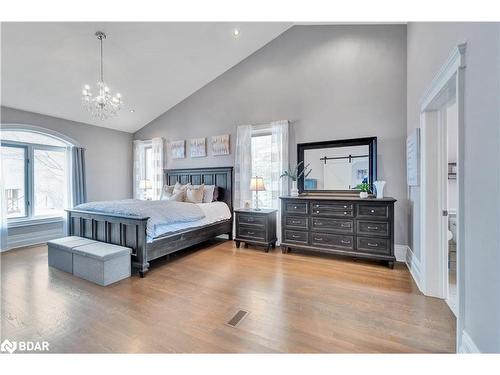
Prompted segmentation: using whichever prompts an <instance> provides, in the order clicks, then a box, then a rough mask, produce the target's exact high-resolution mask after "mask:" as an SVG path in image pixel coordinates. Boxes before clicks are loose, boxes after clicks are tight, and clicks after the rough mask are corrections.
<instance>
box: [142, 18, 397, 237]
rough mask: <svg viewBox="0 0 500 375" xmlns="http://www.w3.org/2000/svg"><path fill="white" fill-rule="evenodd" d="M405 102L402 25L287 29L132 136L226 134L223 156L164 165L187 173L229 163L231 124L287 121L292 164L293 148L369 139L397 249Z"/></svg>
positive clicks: (175, 137)
mask: <svg viewBox="0 0 500 375" xmlns="http://www.w3.org/2000/svg"><path fill="white" fill-rule="evenodd" d="M405 96H406V26H405V25H356V26H347V25H341V26H294V27H292V28H291V29H290V30H288V31H286V32H285V33H283V34H282V35H280V36H279V37H278V38H276V39H274V40H273V41H272V42H270V43H269V44H267V45H266V46H265V47H263V48H261V49H260V50H258V51H257V52H255V53H254V54H253V55H251V56H250V57H248V58H247V59H245V60H243V61H242V62H241V63H239V64H238V65H236V66H235V67H233V68H232V69H230V70H229V71H227V72H226V73H224V74H222V75H221V76H219V77H218V78H216V79H215V80H214V81H212V82H211V83H209V84H208V85H206V86H205V87H203V88H202V89H200V90H199V91H197V92H196V93H195V94H193V95H191V96H190V97H189V98H187V99H186V100H184V101H183V102H181V103H179V104H178V105H176V106H175V107H174V108H172V109H170V110H169V111H167V112H165V113H164V114H163V115H162V116H160V117H158V118H157V119H156V120H154V121H152V122H151V123H149V124H148V125H147V126H145V127H144V128H142V129H141V130H139V131H138V132H137V133H136V134H135V135H134V138H136V139H149V138H151V137H154V136H162V137H165V138H166V139H167V140H169V141H171V140H182V139H186V140H188V139H190V138H195V137H210V136H212V135H217V134H225V133H226V134H230V135H231V155H229V156H227V157H221V156H211V154H210V150H209V156H208V157H207V158H197V159H190V158H186V159H182V160H170V158H167V164H168V167H169V168H181V167H188V168H189V167H204V166H206V167H209V166H224V165H226V166H228V165H233V164H234V141H235V137H236V126H237V125H240V124H258V123H268V122H270V121H273V120H280V119H283V120H290V121H291V123H292V125H291V134H290V140H291V145H290V156H291V159H292V163H294V162H295V161H296V154H297V149H296V144H297V143H303V142H314V141H326V140H333V139H346V138H358V137H368V136H377V137H378V177H379V178H380V179H384V180H386V181H387V187H386V194H387V195H389V196H393V197H395V198H396V199H397V200H398V202H397V203H396V209H395V215H396V223H395V227H396V230H395V237H396V243H397V244H406V243H407V236H406V234H407V212H406V207H407V199H406V186H405V181H406V169H405V138H406V129H405V122H406V105H405V103H406V100H405ZM187 151H188V153H189V150H187Z"/></svg>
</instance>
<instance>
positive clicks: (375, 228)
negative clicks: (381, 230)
mask: <svg viewBox="0 0 500 375" xmlns="http://www.w3.org/2000/svg"><path fill="white" fill-rule="evenodd" d="M368 229H373V230H377V229H378V227H370V226H368Z"/></svg>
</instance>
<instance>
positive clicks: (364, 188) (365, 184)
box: [355, 178, 372, 199]
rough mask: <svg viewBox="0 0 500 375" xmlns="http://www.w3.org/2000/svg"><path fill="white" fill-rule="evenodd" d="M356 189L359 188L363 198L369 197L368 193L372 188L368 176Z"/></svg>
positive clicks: (360, 195)
mask: <svg viewBox="0 0 500 375" xmlns="http://www.w3.org/2000/svg"><path fill="white" fill-rule="evenodd" d="M355 189H356V190H359V197H360V198H363V199H364V198H368V193H370V192H371V190H372V189H371V186H370V184H369V183H368V179H367V178H365V179H364V180H363V182H362V183H360V184H359V185H357V186H356V187H355Z"/></svg>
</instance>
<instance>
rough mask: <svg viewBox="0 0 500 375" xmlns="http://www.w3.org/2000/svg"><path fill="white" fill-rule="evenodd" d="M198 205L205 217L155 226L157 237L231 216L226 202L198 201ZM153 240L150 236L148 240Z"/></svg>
mask: <svg viewBox="0 0 500 375" xmlns="http://www.w3.org/2000/svg"><path fill="white" fill-rule="evenodd" d="M192 204H195V203H192ZM196 205H197V206H198V207H200V208H201V210H202V211H203V213H204V214H205V217H204V218H203V219H200V220H196V221H191V222H184V223H174V224H165V225H157V226H156V228H155V229H156V230H155V234H156V236H155V238H158V237H160V236H164V235H166V234H170V233H174V232H178V231H180V230H183V229H188V228H196V227H202V226H204V225H208V224H213V223H216V222H218V221H222V220H227V219H230V218H231V211H230V210H229V207H228V205H227V204H226V203H224V202H212V203H196ZM152 240H153V239H152V238H150V237H149V236H148V242H152Z"/></svg>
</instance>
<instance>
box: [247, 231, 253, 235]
mask: <svg viewBox="0 0 500 375" xmlns="http://www.w3.org/2000/svg"><path fill="white" fill-rule="evenodd" d="M247 233H248V234H250V235H254V234H255V233H254V232H250V231H248V232H247Z"/></svg>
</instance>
